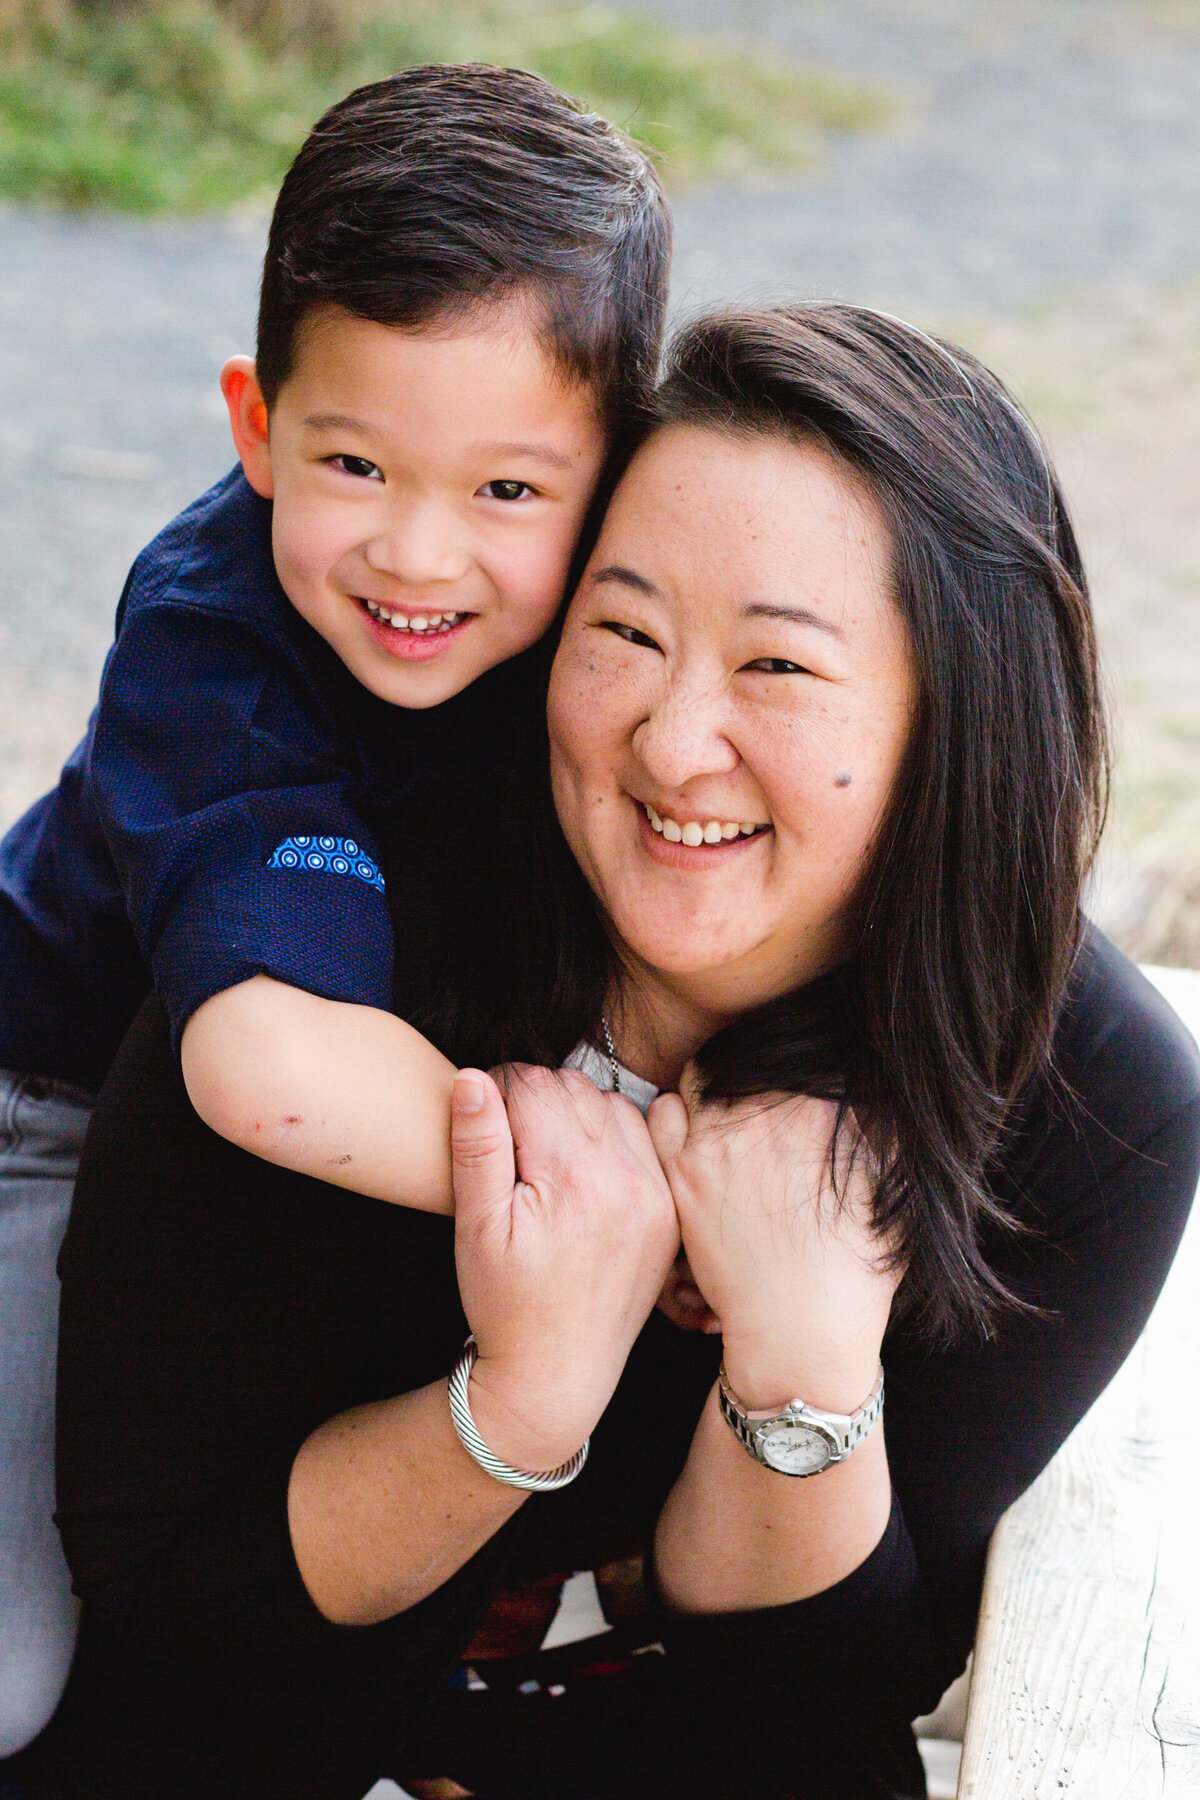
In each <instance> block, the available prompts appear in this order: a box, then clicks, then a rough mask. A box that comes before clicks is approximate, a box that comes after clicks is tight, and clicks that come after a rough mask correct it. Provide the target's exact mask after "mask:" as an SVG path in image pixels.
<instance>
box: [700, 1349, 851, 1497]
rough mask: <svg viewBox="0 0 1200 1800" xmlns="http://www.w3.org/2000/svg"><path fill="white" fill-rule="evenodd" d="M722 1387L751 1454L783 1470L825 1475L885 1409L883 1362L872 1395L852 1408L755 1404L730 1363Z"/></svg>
mask: <svg viewBox="0 0 1200 1800" xmlns="http://www.w3.org/2000/svg"><path fill="white" fill-rule="evenodd" d="M718 1390H719V1395H720V1406H721V1416H722V1418H723V1419H724V1420H725V1423H726V1424H727V1425H728V1426H729V1428H730V1430H731V1431H732V1432H733V1434H734V1436H735V1437H736V1438H737V1440H738V1442H739V1443H740V1444H741V1445H742V1447H743V1449H744V1450H745V1451H746V1453H747V1455H748V1456H751V1457H753V1459H754V1461H755V1462H757V1463H761V1464H762V1466H763V1467H764V1468H766V1469H772V1470H774V1471H775V1473H776V1474H780V1475H792V1476H807V1475H820V1474H821V1473H823V1471H824V1470H825V1469H828V1468H831V1467H832V1466H833V1465H834V1464H835V1463H841V1462H845V1460H846V1458H847V1457H848V1456H850V1455H851V1453H852V1452H853V1451H854V1450H856V1449H857V1447H858V1445H859V1444H861V1443H862V1441H863V1439H864V1438H865V1437H866V1436H867V1435H868V1433H869V1432H870V1431H871V1430H872V1429H873V1427H874V1426H875V1425H877V1424H878V1423H879V1420H880V1418H881V1416H882V1414H883V1369H882V1368H881V1369H880V1371H879V1378H878V1380H877V1381H876V1383H875V1386H874V1387H873V1388H872V1390H871V1392H870V1394H869V1395H868V1397H867V1399H866V1400H865V1401H864V1402H863V1404H862V1405H861V1406H860V1407H859V1408H858V1409H857V1411H855V1412H852V1413H830V1412H822V1411H821V1409H820V1408H819V1407H816V1406H810V1405H809V1404H808V1402H807V1401H805V1400H800V1399H793V1400H788V1401H786V1402H785V1403H784V1404H783V1405H782V1406H775V1407H765V1408H762V1409H754V1410H752V1409H750V1408H747V1407H745V1406H743V1405H742V1403H741V1401H740V1400H739V1399H738V1397H737V1395H736V1394H735V1393H734V1392H733V1390H732V1388H731V1387H730V1386H729V1380H728V1377H727V1375H726V1373H725V1365H724V1363H722V1364H721V1370H720V1375H719V1377H718Z"/></svg>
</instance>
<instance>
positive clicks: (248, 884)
mask: <svg viewBox="0 0 1200 1800" xmlns="http://www.w3.org/2000/svg"><path fill="white" fill-rule="evenodd" d="M669 236H670V233H669V223H668V217H667V212H666V207H665V202H664V200H663V197H662V193H661V190H660V188H659V185H658V182H657V180H656V178H655V175H654V173H653V171H652V169H651V167H650V165H649V164H648V162H647V161H646V159H645V158H644V157H643V156H642V155H641V154H640V152H638V151H637V150H636V149H635V148H634V147H633V146H632V145H631V144H629V143H628V142H627V141H626V140H624V139H623V138H621V137H620V136H619V135H618V134H617V133H616V132H615V131H613V130H611V129H610V128H609V127H608V126H607V125H605V124H604V123H603V122H602V121H601V120H600V119H598V118H595V117H591V116H588V115H586V114H584V113H581V112H580V111H579V110H578V109H577V108H575V107H574V106H573V105H572V104H571V103H570V102H569V101H568V100H566V99H565V98H564V97H563V96H562V95H560V94H558V93H557V92H556V91H555V90H554V89H553V88H551V87H549V86H548V85H547V84H546V83H544V82H542V81H540V80H539V79H537V78H536V77H534V76H531V75H526V74H522V73H519V72H517V71H513V70H502V69H492V68H485V67H482V66H463V67H452V66H441V67H426V68H418V69H410V70H406V71H404V72H403V73H401V74H399V75H397V76H395V77H394V78H392V79H390V80H387V81H383V82H379V83H376V84H374V85H373V86H370V87H366V88H362V89H360V90H359V91H358V92H357V93H354V94H352V95H350V97H349V98H348V99H347V100H345V101H343V102H342V103H341V104H340V105H338V106H335V107H334V108H333V109H332V110H331V111H330V112H329V113H328V114H327V115H326V116H325V118H324V119H322V120H321V121H320V123H319V124H318V125H317V127H316V128H315V130H314V131H313V133H312V135H311V136H310V138H309V139H308V141H307V143H306V144H305V145H304V147H303V148H302V150H301V151H300V154H299V156H298V157H297V159H296V162H295V163H294V164H293V166H292V168H291V170H290V172H289V174H288V176H287V178H286V180H285V182H284V184H283V188H282V190H281V193H280V196H279V200H278V203H277V206H276V209H275V214H274V219H273V222H272V227H271V234H270V240H269V244H268V249H267V254H266V260H265V263H264V270H263V282H262V298H261V306H260V311H259V328H258V356H257V361H256V362H251V361H250V360H249V359H247V358H240V357H238V358H234V359H233V360H232V361H231V362H230V363H228V364H227V365H226V367H225V369H224V371H223V372H222V387H223V391H224V394H225V398H226V401H227V403H228V407H229V415H230V420H231V424H232V427H233V435H234V440H235V443H236V445H237V450H238V454H239V457H240V460H241V467H240V469H237V470H235V471H234V472H233V473H232V474H231V475H229V476H227V477H226V478H225V480H224V481H222V482H220V483H218V485H217V486H216V487H215V488H213V489H212V490H211V491H210V492H209V493H208V494H205V495H204V496H203V497H202V498H201V499H200V500H198V501H197V502H196V503H195V504H194V505H193V506H191V507H189V508H188V510H187V511H186V512H184V513H183V514H181V516H180V517H179V518H178V519H176V520H175V521H174V522H173V523H172V524H171V525H169V526H168V527H167V528H166V530H165V531H164V532H163V533H162V534H161V535H160V536H159V537H158V538H157V539H156V540H155V541H154V543H153V544H151V545H150V547H149V548H148V549H147V550H145V551H144V552H143V553H142V555H141V556H140V557H139V558H138V560H137V562H136V563H135V565H134V568H133V571H132V573H131V575H130V578H129V581H128V583H127V585H126V589H125V593H124V596H123V598H122V601H121V606H120V609H119V612H118V616H117V637H116V642H115V645H114V647H113V650H112V652H111V653H110V656H109V660H108V663H107V666H106V669H105V673H104V678H103V683H102V687H101V694H100V703H99V707H98V709H97V711H96V713H95V715H94V716H93V719H92V721H91V724H90V726H89V730H88V734H87V736H86V737H85V739H84V741H83V743H82V744H81V745H80V746H79V748H78V749H77V750H76V751H75V753H74V755H73V756H72V757H71V758H70V760H69V761H68V763H67V765H66V767H65V768H64V770H63V775H62V779H61V781H60V784H59V786H58V788H57V789H56V790H55V791H54V792H53V793H51V794H49V795H47V796H46V797H45V798H44V799H43V800H41V801H40V802H39V803H38V804H37V805H36V806H34V807H33V808H32V809H31V810H30V812H28V813H27V814H26V815H25V817H24V818H23V819H21V820H20V821H19V822H18V824H17V825H15V826H14V827H13V829H12V831H11V832H10V833H9V834H8V836H7V838H6V839H5V840H4V842H3V845H2V846H0V968H2V970H3V977H2V998H0V1071H3V1073H0V1105H2V1106H3V1108H4V1120H5V1124H4V1135H3V1136H0V1317H2V1319H3V1325H2V1326H0V1330H2V1331H3V1334H4V1340H5V1341H3V1342H0V1519H2V1520H3V1524H0V1694H3V1695H4V1696H5V1700H4V1702H3V1703H0V1756H2V1755H4V1754H7V1753H10V1752H11V1751H13V1750H15V1749H17V1748H18V1747H19V1746H20V1744H22V1743H23V1742H25V1741H27V1740H28V1738H29V1737H31V1736H32V1735H33V1734H34V1732H35V1731H36V1730H37V1729H38V1728H39V1727H40V1725H41V1723H42V1722H43V1721H44V1719H45V1718H46V1717H47V1716H48V1714H49V1712H50V1711H51V1710H52V1708H53V1705H54V1703H55V1700H56V1698H57V1694H58V1691H59V1688H60V1686H61V1682H62V1680H63V1678H64V1677H65V1673H66V1667H67V1663H68V1661H69V1657H70V1650H71V1641H72V1634H73V1613H72V1603H71V1601H70V1597H69V1591H68V1586H67V1579H66V1573H65V1569H64V1568H63V1567H62V1564H61V1555H60V1552H59V1551H58V1547H57V1541H56V1538H55V1535H54V1532H53V1527H52V1525H51V1522H50V1515H51V1510H52V1506H53V1493H52V1481H51V1475H50V1469H51V1463H52V1442H53V1438H52V1423H51V1420H52V1393H53V1362H54V1354H53V1350H54V1331H55V1312H56V1305H57V1300H56V1293H55V1284H54V1275H53V1265H54V1258H55V1255H56V1251H57V1246H58V1241H59V1239H60V1237H61V1234H62V1230H63V1226H64V1224H65V1219H66V1212H67V1206H68V1204H69V1197H70V1189H71V1183H72V1179H73V1174H74V1167H75V1163H76V1161H77V1157H78V1151H79V1145H80V1141H81V1138H82V1131H83V1127H84V1125H85V1123H86V1117H87V1103H88V1099H89V1096H90V1095H91V1094H93V1093H94V1092H95V1091H96V1089H97V1088H98V1087H99V1085H100V1083H101V1082H102V1080H103V1078H104V1075H105V1073H106V1070H107V1068H108V1066H109V1064H110V1062H111V1060H112V1057H113V1055H114V1053H115V1051H116V1048H117V1045H118V1044H119V1043H120V1040H121V1038H122V1036H123V1034H124V1032H125V1030H126V1027H127V1026H128V1024H129V1022H130V1020H131V1018H132V1016H133V1014H134V1012H135V1011H136V1010H137V1007H138V1006H139V1004H140V1002H141V1000H142V998H143V996H144V995H145V993H146V992H147V991H148V989H149V987H150V985H151V983H152V982H153V984H154V985H155V986H157V988H158V991H159V993H160V995H161V997H162V1000H163V1003H164V1005H165V1007H166V1009H167V1011H168V1013H169V1015H170V1018H171V1022H172V1027H173V1031H174V1034H175V1039H176V1042H177V1044H178V1045H179V1048H180V1054H181V1057H182V1062H183V1070H184V1076H185V1080H186V1082H187V1085H188V1091H189V1093H190V1095H191V1097H192V1100H193V1103H194V1105H195V1106H196V1108H197V1110H198V1112H199V1113H200V1114H201V1116H202V1117H203V1118H204V1119H205V1120H206V1121H207V1122H208V1123H209V1124H210V1125H211V1126H212V1127H213V1128H214V1129H216V1130H217V1131H219V1132H221V1133H223V1134H224V1135H225V1136H227V1137H229V1138H231V1139H233V1140H234V1141H235V1142H237V1143H239V1144H242V1145H244V1146H245V1147H246V1148H249V1149H252V1150H253V1151H255V1152H256V1153H257V1154H259V1155H261V1156H265V1157H267V1158H269V1159H271V1160H273V1161H276V1162H278V1163H281V1164H283V1165H285V1166H287V1167H289V1168H293V1169H297V1170H301V1171H304V1172H307V1173H309V1174H312V1175H316V1176H319V1177H321V1178H322V1179H324V1180H327V1181H333V1182H338V1183H340V1184H341V1185H343V1186H345V1187H348V1188H351V1189H354V1190H355V1191H357V1192H359V1193H364V1194H368V1195H373V1196H375V1197H377V1198H380V1199H384V1200H391V1201H396V1202H399V1203H401V1204H406V1205H410V1206H417V1207H424V1208H428V1209H432V1210H441V1211H448V1210H450V1207H451V1204H452V1199H451V1195H450V1193H449V1189H448V1155H447V1125H448V1117H449V1090H450V1083H451V1079H452V1070H451V1067H450V1065H449V1064H448V1063H447V1062H446V1060H445V1059H444V1058H443V1057H442V1056H441V1055H440V1054H439V1053H438V1052H437V1051H436V1050H435V1049H434V1048H433V1047H432V1046H431V1045H429V1044H428V1043H426V1042H425V1040H424V1039H422V1038H421V1037H420V1036H419V1035H418V1034H417V1033H416V1032H415V1031H414V1030H413V1029H412V1028H411V1027H409V1026H407V1025H406V1024H404V1023H403V1022H402V1021H401V1020H400V1019H399V1018H397V1017H395V1016H394V1015H393V1014H392V1013H391V1012H390V1010H389V1007H390V1004H391V997H392V983H393V929H392V925H391V923H390V920H389V914H388V911H387V907H386V904H385V900H384V878H383V876H382V874H381V872H380V868H379V860H380V859H379V852H378V849H377V837H376V834H377V831H378V830H379V828H380V827H381V826H382V825H383V824H384V823H385V822H386V821H388V820H391V821H392V822H393V831H394V822H395V821H396V820H397V819H400V820H402V819H403V816H404V809H405V807H406V806H407V805H411V804H412V803H413V802H414V800H416V799H418V798H420V797H422V796H427V795H428V794H429V793H430V792H431V791H432V790H433V789H434V788H436V787H439V786H444V788H445V791H446V794H447V803H448V804H452V801H453V792H454V786H455V784H456V783H461V782H463V781H467V780H469V779H470V776H471V760H470V759H471V757H472V755H474V756H476V757H478V755H479V753H480V743H481V741H482V742H483V743H484V744H486V741H487V734H488V732H489V731H493V732H494V731H498V730H501V729H502V728H503V718H504V716H505V712H506V709H507V708H508V707H511V706H512V705H519V704H521V701H522V698H523V697H524V696H526V695H527V694H528V693H529V691H530V690H528V689H527V688H525V687H523V685H522V679H521V674H520V668H521V665H520V661H519V660H518V662H517V663H516V664H514V665H513V668H512V669H507V668H502V667H501V665H505V664H507V663H508V662H509V659H512V658H518V659H519V656H520V652H522V651H524V650H526V649H527V648H528V647H529V646H531V645H532V644H534V643H535V642H536V641H537V639H539V638H540V637H541V636H542V634H543V633H544V632H545V631H546V629H547V628H548V626H549V625H550V623H551V621H552V619H553V617H554V614H555V612H556V610H557V608H558V605H559V603H560V600H561V598H562V593H563V587H564V583H565V579H566V574H567V569H568V564H569V561H570V557H571V554H572V550H573V548H574V545H575V540H576V538H577V535H578V533H579V530H580V527H581V525H582V523H583V520H584V517H585V514H586V511H587V508H588V505H589V502H590V501H591V498H592V496H593V493H594V491H595V487H596V483H597V480H598V477H599V475H600V471H601V467H602V464H603V462H604V459H605V455H606V453H607V450H608V448H609V447H610V445H611V443H612V441H613V439H614V436H615V435H616V434H618V433H619V432H620V431H621V429H622V426H623V424H624V423H625V422H626V421H627V420H628V419H630V418H631V417H632V416H633V414H634V413H635V411H636V409H637V406H638V403H639V400H640V398H641V397H642V396H643V395H644V393H645V392H646V390H647V388H648V387H649V384H650V383H651V381H652V380H653V376H654V371H655V366H656V362H657V355H658V347H659V341H660V336H661V330H662V323H663V313H664V303H665V289H666V276H667V262H668V255H669ZM493 670H495V671H496V673H495V674H491V673H489V671H493ZM480 677H486V679H484V680H482V681H479V679H478V678H480ZM476 684H477V685H476ZM531 703H532V702H531ZM398 948H399V954H400V955H401V956H403V953H404V947H403V942H402V941H401V942H400V943H399V945H398Z"/></svg>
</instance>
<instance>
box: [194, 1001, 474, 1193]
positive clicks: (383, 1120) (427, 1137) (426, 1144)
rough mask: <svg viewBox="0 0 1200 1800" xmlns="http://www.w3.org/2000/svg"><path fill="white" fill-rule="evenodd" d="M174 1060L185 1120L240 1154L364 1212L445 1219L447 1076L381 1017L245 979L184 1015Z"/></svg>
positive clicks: (444, 1067) (398, 1022) (408, 1033)
mask: <svg viewBox="0 0 1200 1800" xmlns="http://www.w3.org/2000/svg"><path fill="white" fill-rule="evenodd" d="M180 1051H181V1056H182V1062H183V1078H184V1081H185V1083H186V1085H187V1091H188V1096H189V1098H190V1100H191V1102H192V1105H193V1106H194V1107H195V1109H196V1111H197V1113H199V1115H200V1117H201V1118H202V1119H203V1120H204V1122H205V1124H206V1125H208V1126H210V1127H211V1128H212V1130H213V1131H216V1132H218V1133H219V1134H220V1136H221V1137H224V1138H228V1139H229V1140H230V1142H232V1143H234V1144H237V1145H239V1146H240V1147H241V1148H242V1149H243V1150H249V1151H252V1152H253V1154H254V1155H256V1156H261V1157H264V1158H265V1159H266V1160H267V1161H268V1162H273V1163H279V1164H280V1165H281V1166H282V1167H283V1168H285V1169H295V1170H296V1171H297V1172H298V1173H300V1174H303V1175H312V1176H315V1177H316V1178H317V1179H318V1180H320V1181H329V1182H333V1183H334V1184H335V1186H337V1187H344V1188H350V1189H352V1190H353V1191H354V1192H355V1193H358V1194H366V1195H368V1196H369V1197H370V1198H372V1199H375V1200H389V1201H392V1202H393V1203H395V1204H396V1205H399V1206H411V1207H417V1208H420V1209H421V1210H422V1211H424V1212H439V1213H451V1212H453V1211H454V1199H453V1189H452V1186H451V1180H450V1090H451V1087H452V1085H453V1081H454V1065H453V1064H452V1063H450V1062H448V1061H447V1059H446V1058H445V1057H444V1056H443V1055H442V1054H441V1052H440V1051H438V1050H435V1049H434V1047H433V1045H432V1044H430V1043H427V1042H426V1040H425V1039H424V1038H423V1037H422V1036H421V1034H420V1033H419V1032H418V1031H415V1030H414V1029H413V1027H412V1026H411V1025H407V1024H405V1022H404V1020H403V1019H398V1018H396V1016H395V1015H394V1014H393V1013H388V1012H383V1011H381V1010H380V1009H379V1008H378V1007H374V1006H355V1005H350V1004H347V1003H346V1002H344V1001H340V1000H323V999H320V998H319V997H318V996H317V995H315V994H309V993H306V992H304V990H303V989H301V988H295V987H289V986H287V985H286V984H285V983H284V982H281V981H274V980H272V979H271V977H270V976H267V975H255V976H252V977H251V979H250V980H248V981H242V982H239V983H238V984H237V986H235V987H230V988H226V989H225V990H224V991H223V992H221V993H219V994H214V995H213V996H212V998H211V999H209V1000H206V1001H205V1002H204V1004H203V1005H202V1006H200V1007H199V1008H198V1009H197V1010H196V1012H195V1013H193V1015H192V1017H191V1018H190V1019H189V1020H188V1023H187V1025H186V1026H185V1027H184V1031H183V1037H182V1040H181V1044H180Z"/></svg>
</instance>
